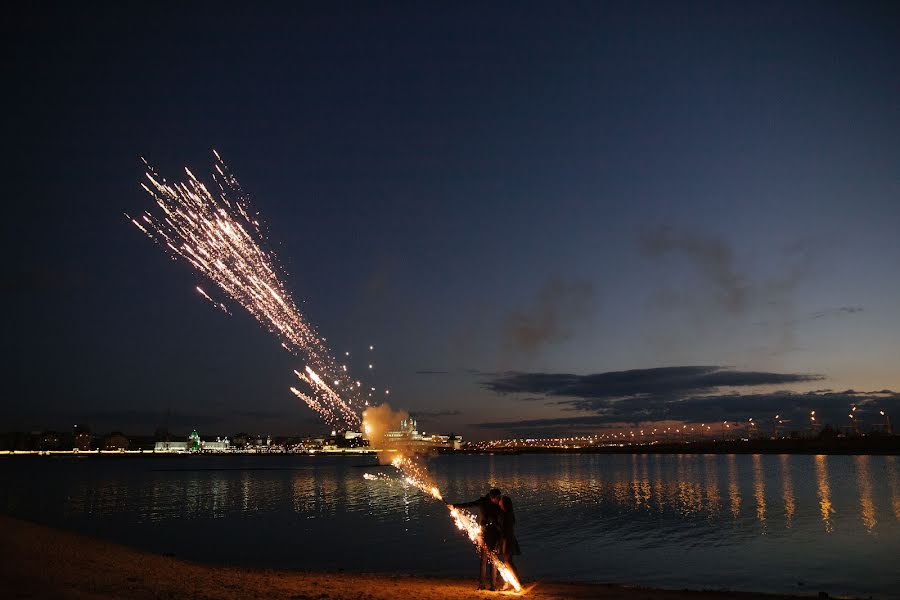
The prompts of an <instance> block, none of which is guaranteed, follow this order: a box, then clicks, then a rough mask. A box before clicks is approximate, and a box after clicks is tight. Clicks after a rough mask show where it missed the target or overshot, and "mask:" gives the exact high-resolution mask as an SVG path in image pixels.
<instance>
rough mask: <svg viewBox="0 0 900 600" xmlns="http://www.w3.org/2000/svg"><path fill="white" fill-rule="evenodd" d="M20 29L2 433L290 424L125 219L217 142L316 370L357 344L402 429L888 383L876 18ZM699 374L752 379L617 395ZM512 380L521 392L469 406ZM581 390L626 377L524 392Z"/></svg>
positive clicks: (427, 8)
mask: <svg viewBox="0 0 900 600" xmlns="http://www.w3.org/2000/svg"><path fill="white" fill-rule="evenodd" d="M20 11H22V12H21V13H19V14H14V15H11V17H10V18H9V19H7V20H6V22H5V24H4V25H3V30H4V31H3V33H4V39H5V40H6V41H5V43H6V46H7V52H6V53H5V55H6V59H5V60H4V73H5V75H4V80H5V81H6V85H5V86H4V87H5V93H4V95H5V96H6V100H7V102H6V106H7V109H6V111H4V113H5V118H4V120H5V130H6V131H7V135H6V136H4V137H5V139H6V144H5V145H4V147H5V151H4V154H5V156H4V160H3V164H4V166H5V169H4V170H5V171H6V174H5V176H4V186H3V189H4V192H5V193H4V196H5V202H4V216H5V219H4V224H3V227H4V236H3V237H4V245H8V249H7V251H6V252H5V256H7V261H6V265H5V267H4V271H5V274H4V277H3V303H4V310H3V313H4V315H6V318H7V323H6V326H5V329H6V331H7V332H9V333H8V334H7V335H5V336H4V337H5V339H6V342H5V343H4V359H3V365H4V367H3V368H4V371H5V373H4V375H5V379H6V380H7V381H8V382H11V384H8V387H7V391H8V394H4V395H5V396H6V397H7V400H6V402H4V405H3V408H2V412H0V420H2V421H0V423H2V426H0V429H15V428H24V429H30V428H34V427H48V426H54V427H64V426H65V427H68V426H69V424H70V421H71V422H74V421H79V422H82V421H84V422H88V423H92V424H94V426H95V427H96V428H98V429H103V428H120V429H124V430H126V431H134V432H138V431H150V430H152V429H153V428H154V427H155V426H156V425H157V424H159V423H161V422H162V421H163V415H164V414H165V413H166V411H171V412H173V413H175V416H173V417H170V424H171V425H172V426H173V428H176V429H177V428H186V427H187V426H199V427H201V428H203V429H204V430H205V431H210V432H218V431H220V430H221V432H223V433H228V432H232V431H234V430H236V429H247V430H254V431H262V432H265V431H271V432H273V433H291V432H306V431H314V430H316V429H317V427H318V425H317V424H316V422H315V420H314V419H313V416H312V413H310V412H309V411H308V410H306V409H305V408H303V407H301V406H299V404H298V401H297V400H296V399H295V398H293V396H292V395H290V393H289V392H288V391H287V387H288V386H289V385H292V384H293V381H292V379H293V376H292V375H291V370H292V369H293V368H296V367H297V366H298V365H297V364H295V363H296V361H295V360H294V359H292V358H291V357H290V356H288V355H287V354H286V353H285V352H283V351H282V350H281V349H280V347H279V346H278V343H277V342H276V341H275V340H274V339H273V338H271V337H270V336H269V335H268V334H267V333H265V332H264V331H263V330H262V329H260V328H259V327H258V326H257V325H256V323H255V322H253V321H251V319H250V318H249V317H246V316H245V315H243V314H241V313H240V312H237V311H235V316H234V317H227V316H225V315H223V314H222V313H220V312H217V311H214V310H211V309H210V308H209V306H208V304H206V303H205V302H204V301H203V300H202V299H201V298H200V297H199V296H197V294H196V293H195V292H194V291H193V289H194V286H195V285H196V284H197V283H200V282H199V281H198V280H197V278H196V277H195V276H194V275H193V273H192V272H191V271H190V270H189V269H188V267H187V266H186V265H183V264H176V263H172V262H171V261H169V260H167V259H166V257H165V256H164V255H163V254H162V253H161V252H159V251H158V250H157V249H156V248H155V247H154V246H153V245H152V244H150V243H149V242H148V241H147V240H146V239H145V238H144V237H143V236H141V235H140V234H139V232H137V231H136V230H134V228H133V227H129V226H128V224H127V221H126V220H125V219H124V217H123V216H122V213H123V212H129V213H136V212H140V211H141V210H142V209H144V208H146V207H147V206H148V204H149V199H148V198H147V197H146V196H145V195H143V193H142V192H141V190H140V188H139V187H138V184H139V181H140V178H141V176H142V173H143V171H142V169H141V167H142V165H141V162H140V157H141V156H144V157H146V158H147V159H148V160H150V161H151V162H152V163H153V164H154V165H155V166H156V167H157V168H158V169H159V170H160V171H161V172H162V173H164V174H167V175H169V176H171V177H175V176H177V175H178V173H179V169H181V168H182V167H183V166H189V167H191V169H192V170H193V171H194V172H195V173H198V174H204V173H207V172H208V171H209V166H210V165H211V156H210V150H211V149H212V148H216V149H217V150H218V151H219V152H220V153H221V154H222V155H223V157H224V158H225V160H226V161H227V162H228V163H229V164H230V165H231V167H232V168H233V170H234V171H235V173H236V174H237V176H238V177H239V178H240V179H241V181H242V183H243V185H244V187H245V189H246V190H247V191H248V192H249V193H250V194H251V195H252V197H253V198H254V202H255V205H256V207H257V208H258V209H259V211H260V212H261V213H262V215H263V216H264V217H265V218H266V220H267V221H268V224H269V229H270V231H271V234H272V240H273V243H274V244H275V247H276V249H277V251H278V253H279V256H280V257H281V259H282V261H283V262H284V263H285V265H286V266H287V268H288V270H289V273H290V279H289V284H290V286H291V288H292V289H293V291H294V293H295V295H296V297H297V298H298V299H300V300H303V301H305V304H304V305H303V306H304V309H305V310H306V313H307V316H308V317H309V318H310V319H311V320H312V322H313V323H315V324H316V325H317V326H318V328H319V330H320V332H321V333H322V334H323V335H325V336H326V337H327V338H328V340H329V343H331V344H332V346H333V347H334V349H335V351H338V352H343V351H344V350H350V351H352V352H353V353H354V354H357V353H360V354H361V353H363V352H364V350H365V349H366V348H367V347H368V345H369V344H375V346H376V350H375V352H374V353H372V354H373V356H374V357H375V361H376V367H377V368H376V369H375V375H374V377H373V378H372V379H371V381H372V384H373V385H377V386H379V387H384V386H389V387H390V388H391V389H392V396H393V400H392V403H393V404H395V405H398V406H400V407H404V408H407V409H410V410H412V411H413V412H418V413H419V414H420V415H421V416H422V420H423V421H424V422H425V423H426V428H428V427H437V428H439V429H442V430H455V431H462V432H463V433H465V434H466V435H474V436H476V437H482V436H490V435H497V434H501V433H503V432H504V430H509V431H522V430H523V429H524V430H527V431H536V430H538V429H536V428H539V427H540V426H541V423H543V421H542V420H546V423H545V424H546V425H547V426H548V427H549V428H550V429H553V428H556V429H560V427H561V428H562V430H563V431H570V430H571V431H574V430H583V429H585V428H588V429H590V428H596V427H597V426H609V425H610V424H611V423H612V424H615V423H626V422H634V421H640V420H647V419H649V420H666V419H671V420H691V419H693V418H694V417H695V416H696V417H697V418H701V417H702V415H706V414H709V409H708V406H709V404H710V401H711V400H710V399H712V401H713V403H714V404H715V405H716V407H717V411H716V414H717V415H718V416H722V415H725V418H729V417H730V418H733V419H746V418H747V417H748V416H754V414H753V413H754V412H755V411H754V407H758V408H759V411H768V410H769V409H770V408H773V407H775V406H776V405H777V406H781V405H784V407H785V408H784V410H783V411H782V412H787V411H791V410H794V411H796V412H797V414H798V415H800V414H801V412H802V411H803V410H806V408H807V407H808V405H809V404H810V403H811V404H813V405H821V406H822V409H824V408H825V406H826V405H827V404H828V402H834V403H835V404H834V407H833V408H834V415H835V418H838V417H837V416H838V415H839V414H842V413H843V411H844V410H845V405H846V403H847V402H849V401H850V400H848V398H847V397H844V396H841V397H840V398H833V397H828V398H826V397H824V396H823V397H822V398H821V399H820V398H819V397H816V396H813V397H810V396H809V394H808V392H811V391H813V390H822V389H832V390H838V391H843V390H846V389H848V388H852V389H855V390H858V391H873V390H882V389H892V390H897V389H900V375H898V373H900V368H898V367H900V236H898V228H900V227H898V226H900V175H898V174H900V100H898V99H900V11H898V9H897V6H896V4H895V3H876V2H871V3H823V2H816V3H771V4H760V3H727V2H710V3H663V2H651V3H641V2H623V3H599V2H591V3H563V4H560V3H549V2H548V3H521V2H514V3H491V5H490V6H484V5H482V4H481V3H459V2H452V3H428V4H420V3H409V4H406V3H335V2H323V3H303V4H300V3H296V4H295V3H290V4H285V5H284V6H281V7H275V6H269V7H265V8H258V9H251V8H249V7H237V8H235V7H229V6H228V5H227V3H225V4H223V3H209V4H205V3H192V4H191V6H190V7H178V8H177V9H176V8H171V7H157V6H152V5H147V4H146V3H127V2H121V3H115V4H110V5H107V6H105V7H100V6H99V5H98V6H97V7H93V8H85V7H75V6H65V5H64V6H57V7H53V6H52V5H44V6H42V7H31V8H27V9H21V8H20ZM360 364H361V363H360ZM704 366H707V367H715V366H718V367H722V369H721V370H720V371H718V372H720V373H745V374H749V375H754V374H756V375H767V376H765V377H749V378H747V377H744V378H743V379H740V381H739V382H738V383H734V380H731V379H729V378H727V377H726V378H723V379H722V380H716V381H715V382H714V383H713V384H709V383H708V382H707V383H705V384H703V385H699V387H698V386H693V385H690V386H687V387H685V386H683V385H674V386H671V387H666V386H665V384H660V385H661V386H662V388H661V387H659V386H653V390H654V392H653V395H652V397H648V396H647V395H646V392H645V391H642V390H644V389H645V388H646V385H643V384H642V383H640V382H646V380H647V378H650V380H653V381H656V379H654V378H655V377H657V376H658V374H659V373H660V372H659V371H644V370H647V369H656V368H660V367H667V368H681V367H684V368H688V367H690V368H701V367H704ZM417 371H420V372H421V371H431V372H433V373H430V374H424V373H417ZM509 371H515V372H518V373H524V374H528V375H529V376H528V377H525V378H523V379H521V380H517V381H520V382H525V383H527V384H528V385H525V384H523V387H521V388H516V390H515V392H514V393H503V394H498V393H497V390H498V389H499V390H502V389H503V386H502V385H500V384H502V383H503V382H504V381H506V379H504V377H506V378H507V379H508V375H504V374H505V373H507V372H509ZM436 372H440V373H436ZM610 372H627V373H628V374H629V375H628V376H627V377H625V380H626V381H629V382H637V383H635V384H634V385H633V386H632V387H628V386H625V387H624V388H619V387H617V388H616V392H615V394H613V395H612V396H610V393H609V392H608V390H607V389H606V388H603V389H602V390H597V389H594V388H590V390H589V391H588V392H579V393H580V394H581V395H578V394H576V395H574V396H573V395H565V394H562V395H559V394H558V393H557V390H555V389H554V390H553V391H549V392H548V389H547V388H545V387H541V386H533V385H531V383H532V382H533V381H535V379H534V377H539V376H540V375H541V374H546V375H548V376H553V375H559V374H576V375H579V376H582V375H584V376H586V375H598V376H601V377H600V380H602V381H606V379H604V377H603V376H602V375H603V374H608V373H610ZM675 372H676V373H682V371H675ZM684 372H690V373H693V372H694V371H691V370H690V369H689V370H688V371H684ZM665 373H669V371H665ZM785 375H787V376H789V377H788V379H785V378H784V377H783V376H785ZM811 376H815V378H813V377H811ZM554 381H555V380H554ZM665 381H669V379H667V378H666V379H665ZM785 390H788V391H790V392H792V393H788V394H781V395H778V396H774V397H773V396H772V395H771V394H773V393H775V392H782V391H785ZM584 393H587V394H588V400H589V401H588V402H584V400H585V396H584V395H583V394H584ZM735 395H737V396H735ZM735 397H737V398H739V399H740V401H739V402H736V401H735ZM527 398H532V399H534V398H537V401H523V399H527ZM701 399H702V402H701V401H700V400H701ZM820 400H821V401H820ZM854 401H859V402H861V403H863V404H866V405H867V406H868V405H870V406H871V407H875V406H887V407H891V408H893V407H894V406H897V407H898V408H900V402H898V400H897V397H896V394H890V395H882V396H879V397H873V396H862V397H859V398H858V399H857V400H854ZM609 402H612V403H613V404H614V405H615V408H616V409H615V410H611V409H610V406H609ZM622 402H625V403H624V404H623V403H622ZM685 402H687V403H688V406H693V404H690V403H691V402H697V405H698V406H699V405H700V404H702V405H703V407H702V410H698V411H697V413H696V414H695V413H692V412H691V411H690V410H688V411H687V412H685V411H684V410H681V408H683V405H684V403H685ZM660 403H662V404H660ZM671 403H677V404H678V406H679V407H681V408H679V410H672V409H671V406H672V404H671ZM879 403H880V404H879ZM632 406H633V407H634V408H633V409H628V410H625V408H627V407H632ZM660 406H662V408H660ZM762 416H763V415H759V416H757V418H761V417H762ZM559 419H568V420H567V421H564V422H562V423H560V422H559ZM519 421H522V422H524V423H520V424H514V425H510V426H509V427H498V426H497V424H498V423H506V422H513V423H515V422H519ZM484 423H488V424H490V427H482V426H478V425H479V424H484ZM579 428H580V429H579Z"/></svg>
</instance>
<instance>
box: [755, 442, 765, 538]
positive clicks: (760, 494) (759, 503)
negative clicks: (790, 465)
mask: <svg viewBox="0 0 900 600" xmlns="http://www.w3.org/2000/svg"><path fill="white" fill-rule="evenodd" d="M753 498H754V499H755V500H756V518H757V519H758V520H759V523H760V525H762V527H763V533H765V529H766V484H765V482H764V481H763V473H762V457H761V456H760V455H759V454H754V455H753Z"/></svg>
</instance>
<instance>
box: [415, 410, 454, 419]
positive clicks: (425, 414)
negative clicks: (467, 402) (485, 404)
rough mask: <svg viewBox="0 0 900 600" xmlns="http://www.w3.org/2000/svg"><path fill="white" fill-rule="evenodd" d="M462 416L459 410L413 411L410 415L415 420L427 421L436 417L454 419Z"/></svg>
mask: <svg viewBox="0 0 900 600" xmlns="http://www.w3.org/2000/svg"><path fill="white" fill-rule="evenodd" d="M461 414H463V413H462V411H461V410H414V411H412V413H411V415H412V416H413V417H415V418H416V419H422V420H428V419H434V418H437V417H455V416H457V415H461Z"/></svg>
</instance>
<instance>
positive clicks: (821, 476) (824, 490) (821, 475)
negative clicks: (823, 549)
mask: <svg viewBox="0 0 900 600" xmlns="http://www.w3.org/2000/svg"><path fill="white" fill-rule="evenodd" d="M815 460H816V481H817V483H818V486H819V511H820V512H821V513H822V522H823V523H824V524H825V531H827V532H828V533H831V532H832V531H834V525H832V523H831V515H832V514H833V513H834V508H832V506H831V487H830V486H829V485H828V457H827V456H825V455H824V454H819V455H817V456H816V459H815Z"/></svg>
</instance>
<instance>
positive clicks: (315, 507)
mask: <svg viewBox="0 0 900 600" xmlns="http://www.w3.org/2000/svg"><path fill="white" fill-rule="evenodd" d="M372 463H373V461H372V460H371V459H369V458H367V457H338V456H336V457H325V456H315V457H309V456H300V455H297V456H238V455H234V456H193V457H152V458H151V457H122V458H119V457H110V458H105V459H104V458H97V457H27V458H26V457H3V458H2V459H0V510H2V511H3V512H6V513H8V514H12V515H14V516H20V517H24V518H28V519H31V520H34V521H37V522H41V523H46V524H50V525H53V526H59V527H64V528H68V529H72V530H75V531H78V532H82V533H87V534H90V535H96V536H100V537H103V538H107V539H111V540H114V541H117V542H121V543H124V544H127V545H130V546H134V547H137V548H142V549H147V550H150V551H153V552H161V553H162V552H165V553H172V554H175V555H177V556H179V557H182V558H186V559H190V560H195V561H201V562H208V563H216V564H232V565H246V566H262V567H272V568H299V569H314V570H315V569H344V570H348V571H385V572H405V573H420V574H433V575H462V576H472V577H474V576H475V575H476V574H477V560H476V558H475V554H474V552H473V549H472V548H471V546H470V545H469V543H468V542H467V540H466V539H465V538H464V537H463V536H462V535H460V534H459V533H458V532H457V531H456V529H455V528H454V527H453V525H452V523H451V522H450V520H449V519H448V518H447V512H446V509H444V508H443V506H442V505H440V504H439V503H437V502H436V501H434V500H432V499H431V498H430V497H425V496H423V495H422V494H421V493H420V492H418V490H416V489H414V488H411V487H409V486H407V485H404V484H403V483H402V482H399V481H394V482H393V483H386V482H383V481H367V480H365V479H363V473H365V472H377V471H378V470H379V469H378V468H377V467H374V466H372ZM429 468H430V471H431V473H432V474H433V476H434V480H435V481H436V483H437V484H438V486H439V487H440V488H441V490H442V491H443V493H444V496H445V497H446V498H447V499H449V500H451V501H454V500H455V501H461V500H471V499H474V498H476V497H477V496H479V495H481V494H483V493H484V492H485V491H486V490H487V488H488V487H490V486H497V487H500V488H502V489H503V490H504V492H505V493H508V494H510V495H511V496H512V497H513V499H514V500H515V502H516V509H517V517H518V534H519V539H520V542H521V545H522V548H523V555H522V556H521V557H519V561H518V562H519V565H520V569H521V571H522V573H523V576H524V577H525V578H526V579H534V578H537V579H555V580H578V581H604V582H605V581H611V582H623V583H632V584H640V585H648V586H661V587H677V588H681V587H690V588H728V589H741V590H758V591H781V592H818V591H820V590H824V591H827V592H829V593H830V594H832V595H837V594H854V595H862V596H869V595H874V596H875V597H879V598H891V597H893V598H897V597H900V592H898V585H900V575H898V572H900V570H898V567H897V564H898V563H897V557H898V556H900V461H898V459H897V457H893V456H889V457H881V456H787V455H784V456H774V455H643V454H642V455H598V454H594V455H528V454H525V455H519V456H475V455H458V456H441V457H438V458H435V459H432V460H431V461H430V462H429ZM384 472H386V473H391V472H392V470H391V469H384Z"/></svg>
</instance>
